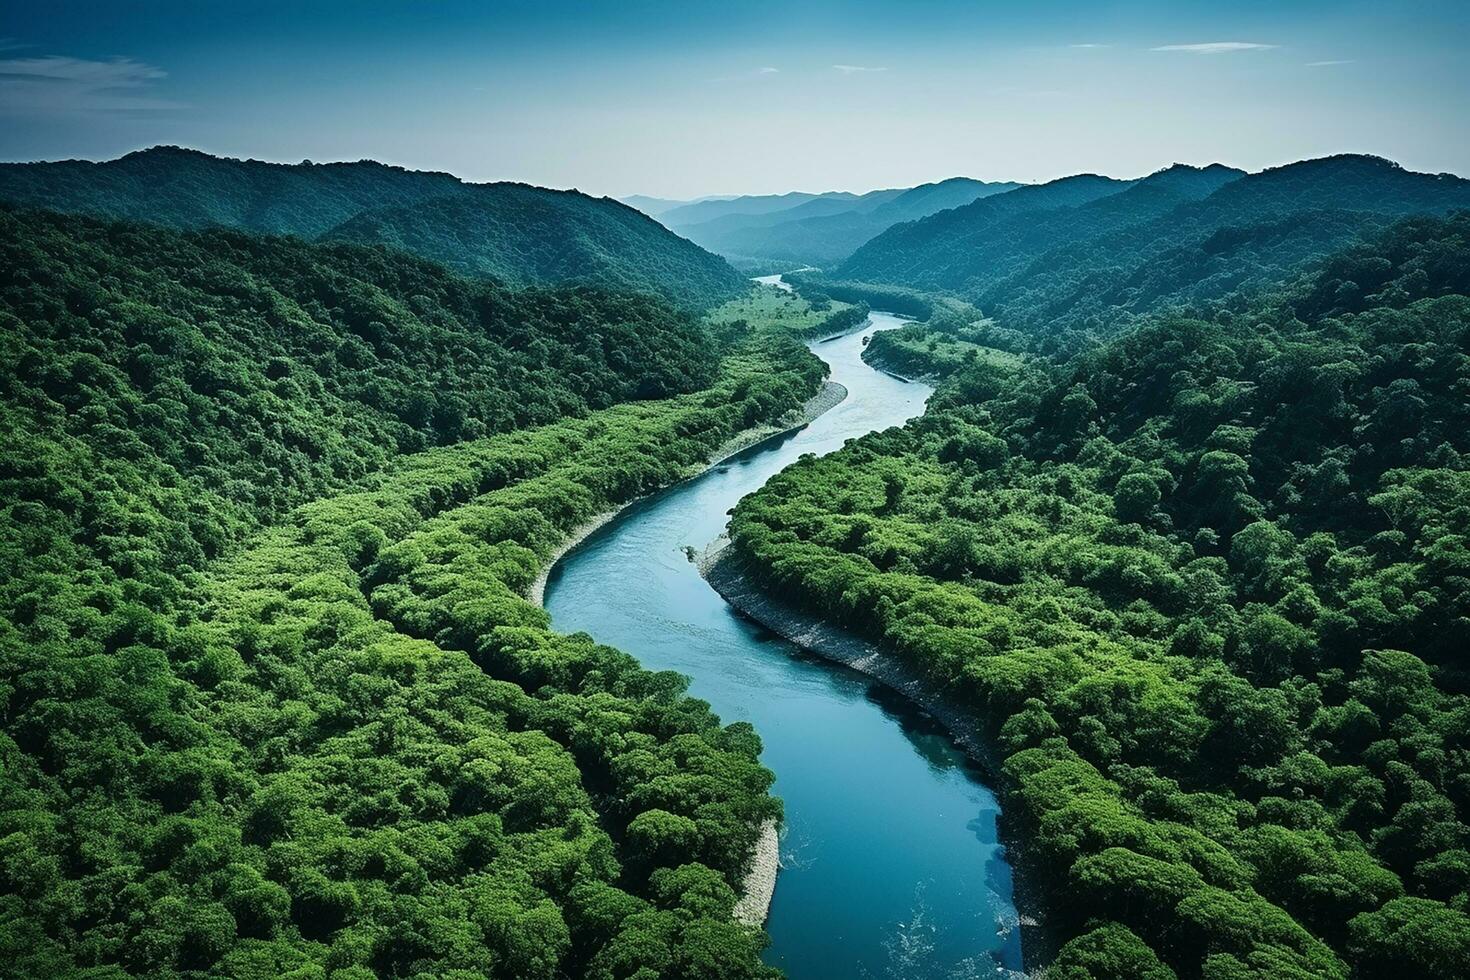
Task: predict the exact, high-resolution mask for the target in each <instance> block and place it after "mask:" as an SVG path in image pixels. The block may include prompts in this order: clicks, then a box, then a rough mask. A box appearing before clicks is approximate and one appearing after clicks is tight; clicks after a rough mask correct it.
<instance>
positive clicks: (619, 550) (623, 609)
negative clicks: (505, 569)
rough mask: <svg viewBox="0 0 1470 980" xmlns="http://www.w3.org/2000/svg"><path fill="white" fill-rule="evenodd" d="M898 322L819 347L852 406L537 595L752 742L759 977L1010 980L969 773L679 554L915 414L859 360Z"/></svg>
mask: <svg viewBox="0 0 1470 980" xmlns="http://www.w3.org/2000/svg"><path fill="white" fill-rule="evenodd" d="M900 322H901V321H900V320H899V319H897V318H896V317H893V316H890V315H888V314H884V313H874V314H873V315H872V318H871V320H870V322H869V324H868V325H867V326H866V327H865V328H864V329H863V330H862V331H861V332H860V333H855V334H850V335H848V336H846V337H843V338H841V339H840V340H836V341H829V342H826V343H821V342H818V343H814V344H813V345H812V350H813V351H814V352H816V354H817V355H818V356H820V357H821V358H822V359H823V360H825V361H827V362H828V364H830V365H831V368H832V380H834V381H837V382H840V383H841V384H843V385H845V386H846V387H847V388H848V391H849V394H848V397H847V399H846V400H844V401H843V402H842V403H841V404H840V405H838V406H837V407H836V408H834V409H832V410H831V411H830V412H828V413H827V414H825V415H823V416H822V417H821V418H819V419H817V420H816V421H815V422H814V423H812V424H811V425H809V426H807V427H806V428H804V429H802V430H801V431H800V432H798V433H796V434H794V435H791V436H788V437H785V438H783V439H780V440H777V441H775V442H773V443H766V444H763V445H762V446H759V447H756V448H755V449H753V450H751V451H748V452H747V453H745V454H742V455H741V456H738V457H736V458H734V459H732V460H730V461H729V462H726V463H724V464H722V465H720V466H718V467H716V468H715V469H713V470H711V471H710V472H708V473H706V474H705V475H703V476H701V477H700V478H698V479H696V480H692V481H690V482H688V483H684V484H681V485H679V486H677V487H674V488H672V489H670V490H669V491H667V492H665V493H662V494H659V495H657V496H654V497H652V498H649V499H648V500H646V501H643V502H641V503H639V504H637V505H635V506H634V507H632V508H630V509H628V510H627V511H625V512H624V513H623V514H622V515H621V516H620V517H619V518H618V519H617V520H615V521H613V522H612V523H610V524H608V525H607V526H606V527H604V528H602V529H601V530H600V531H599V532H597V533H596V534H595V535H593V536H592V537H590V538H589V539H588V540H587V541H586V542H584V543H583V544H582V545H581V546H580V547H578V548H577V549H575V550H574V551H572V552H571V553H569V554H568V555H567V556H566V557H565V558H564V559H563V560H562V561H561V562H560V563H559V564H558V565H557V567H556V568H555V569H554V570H553V571H552V575H551V578H550V581H549V582H548V585H547V590H546V608H547V609H548V610H549V611H550V613H551V616H552V621H553V623H554V624H555V626H556V628H557V629H559V630H562V631H565V632H574V631H577V630H585V631H586V632H588V633H590V634H591V635H592V636H594V637H596V638H597V639H598V640H599V641H601V642H604V643H609V644H612V645H614V646H617V647H621V648H622V649H624V650H626V651H628V652H629V653H631V654H633V655H634V656H636V657H637V658H638V659H639V660H640V661H641V662H642V663H643V664H644V665H645V666H647V667H650V668H654V669H660V670H665V669H667V670H676V671H679V672H680V673H682V674H686V675H688V676H689V677H690V678H692V683H691V685H690V690H691V693H693V694H694V695H695V696H697V697H701V698H704V699H705V700H707V701H709V702H710V704H711V705H713V707H714V709H715V711H717V712H718V713H719V714H720V716H721V718H722V719H723V720H724V721H726V722H731V721H749V722H751V723H752V724H753V725H754V726H755V729H756V731H757V732H758V733H759V734H760V736H761V738H762V740H763V742H764V745H765V751H764V753H763V755H762V761H763V762H764V763H765V764H766V766H768V767H769V768H770V769H771V770H772V771H774V772H775V773H776V786H775V792H776V794H777V795H779V796H781V797H782V798H783V799H784V800H785V805H786V827H785V829H784V831H783V839H782V845H781V857H782V871H781V874H780V877H779V878H778V880H777V883H776V895H775V899H774V901H773V902H772V905H771V915H770V919H769V920H768V921H767V923H766V928H767V930H768V931H769V932H770V934H771V939H772V945H771V948H770V949H769V950H768V951H767V953H766V961H767V962H768V963H770V964H772V965H774V966H779V967H781V968H782V969H784V970H785V971H786V972H787V974H788V975H789V976H791V977H793V978H796V980H825V978H834V980H835V978H843V980H846V978H851V977H903V978H927V977H945V978H951V977H956V976H958V977H972V976H974V977H979V976H985V977H994V976H997V975H1005V974H1007V973H1009V972H1010V971H1013V970H1014V971H1019V970H1020V969H1021V943H1020V934H1019V930H1018V929H1017V928H1016V913H1015V908H1014V906H1013V905H1012V902H1011V878H1010V868H1009V866H1008V865H1007V864H1006V862H1005V854H1004V848H1003V847H1002V846H1001V845H1000V844H999V843H998V842H997V840H996V817H997V814H998V812H999V808H998V806H997V804H996V801H995V797H994V795H993V794H992V793H991V791H990V790H989V789H987V788H986V786H985V785H984V783H982V782H981V780H980V774H979V773H978V772H976V771H975V770H974V769H973V768H972V767H971V765H970V764H969V763H968V762H967V760H966V758H965V757H964V755H963V754H962V753H961V752H960V751H959V750H958V749H956V748H955V747H954V745H953V744H952V743H951V742H950V740H949V739H948V738H947V737H946V736H945V735H944V733H943V731H942V730H941V729H939V728H938V727H937V725H935V724H934V723H933V722H932V721H931V720H930V719H929V718H928V716H927V715H924V714H923V713H922V712H920V711H918V710H916V709H915V708H914V707H913V706H911V705H910V704H909V703H908V702H906V701H905V700H903V699H902V698H900V697H898V696H897V695H893V694H891V693H889V692H887V691H886V690H885V689H883V688H880V687H878V686H876V685H874V684H873V683H871V682H870V681H868V680H867V679H865V678H864V677H862V676H861V675H859V674H857V673H855V672H853V671H850V670H847V669H845V668H840V667H836V666H833V665H831V664H829V663H827V662H826V661H822V660H819V659H817V658H815V657H812V656H811V655H809V654H805V653H803V652H802V651H800V650H799V649H797V648H796V647H795V646H793V645H792V644H790V643H788V642H786V641H785V640H782V639H780V638H779V637H776V636H774V635H773V634H771V633H770V632H768V631H767V630H765V629H763V628H762V627H759V626H757V625H755V624H753V623H751V622H749V621H747V620H744V619H742V618H740V617H738V616H737V615H736V614H735V613H734V612H733V611H732V610H731V609H730V607H729V606H727V605H726V604H725V602H724V601H723V600H722V599H721V598H720V597H719V595H718V594H717V593H715V592H714V590H713V589H711V588H710V587H709V586H708V585H707V584H706V583H705V582H704V580H703V579H702V578H700V576H699V573H698V571H697V570H696V568H695V566H694V565H693V564H692V563H691V562H690V561H689V560H688V558H686V556H685V554H684V551H683V549H684V547H685V546H688V545H692V546H694V547H695V548H703V547H704V546H705V545H706V544H707V543H709V542H710V541H711V540H713V539H714V538H715V537H716V536H717V535H719V534H720V532H721V531H723V530H724V526H725V522H726V520H727V519H728V511H729V510H730V508H731V507H733V506H734V505H735V503H736V501H738V500H739V499H740V498H741V497H743V496H745V495H746V494H748V493H751V492H752V491H754V490H756V489H758V488H759V487H760V486H761V485H762V484H763V483H765V482H766V480H768V479H769V478H770V477H771V475H772V474H774V473H776V472H778V471H779V470H781V469H782V468H783V467H785V466H787V465H788V464H790V463H791V462H792V461H794V460H795V459H796V458H797V457H798V456H800V455H802V454H803V453H816V454H822V453H828V452H831V451H833V450H834V449H838V448H840V447H841V446H842V444H843V443H844V442H845V441H846V440H848V439H851V438H853V437H855V436H859V435H862V434H863V433H866V432H869V431H872V430H874V429H883V428H887V427H889V426H893V425H898V424H900V423H902V422H904V421H905V420H907V419H909V418H912V417H913V416H915V415H917V414H919V413H920V412H922V411H923V407H924V401H925V399H926V398H927V397H928V396H929V393H930V389H929V388H928V387H927V386H925V385H922V384H917V383H907V382H903V381H900V380H898V379H897V378H893V377H890V376H888V375H885V374H883V373H881V372H878V371H875V370H873V369H872V368H870V367H868V366H867V365H866V364H864V363H863V362H862V360H861V358H860V354H861V353H862V345H863V337H865V336H866V335H868V334H870V333H872V332H874V331H876V330H884V329H890V328H892V327H895V326H897V325H898V324H899V323H900Z"/></svg>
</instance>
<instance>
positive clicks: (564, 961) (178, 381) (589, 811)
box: [0, 210, 822, 978]
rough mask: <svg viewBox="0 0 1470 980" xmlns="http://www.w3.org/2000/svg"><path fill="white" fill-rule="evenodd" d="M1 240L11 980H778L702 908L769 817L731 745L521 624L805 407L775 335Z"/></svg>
mask: <svg viewBox="0 0 1470 980" xmlns="http://www.w3.org/2000/svg"><path fill="white" fill-rule="evenodd" d="M0 225H3V228H4V235H3V245H0V248H3V249H4V261H3V263H0V269H3V272H0V320H3V321H4V325H5V329H4V331H3V337H4V343H5V345H6V347H5V354H6V355H7V356H6V357H5V359H4V363H3V365H0V393H3V402H0V413H3V414H0V419H3V431H4V432H5V439H4V448H3V456H4V458H3V461H0V474H3V476H0V507H3V519H0V526H3V528H4V534H3V539H0V540H3V550H0V564H3V566H4V567H5V569H6V575H5V577H4V582H3V585H0V694H3V706H4V724H3V732H0V757H3V778H0V879H3V886H0V944H3V946H4V948H5V949H6V950H7V953H8V955H9V956H10V963H9V964H8V967H7V968H8V969H9V970H10V971H12V972H14V973H16V974H17V975H28V976H64V975H73V974H79V973H83V972H86V973H89V974H93V973H95V974H96V975H99V976H102V975H119V974H138V975H150V976H173V975H181V974H186V973H196V974H200V975H202V974H204V973H218V974H223V975H232V976H233V975H240V976H288V975H296V976H325V975H328V974H330V975H333V976H343V977H363V976H410V975H437V976H450V975H462V976H490V977H505V978H523V977H545V978H557V977H562V976H567V975H584V974H585V975H590V976H606V977H619V978H622V977H628V976H632V975H633V974H634V973H635V972H636V971H639V970H642V971H643V972H642V973H639V974H638V975H639V976H641V977H645V978H655V977H670V978H672V977H682V976H690V975H711V976H736V977H755V976H764V975H767V973H768V971H766V970H765V968H764V967H762V966H761V964H760V961H759V958H758V953H759V950H760V948H761V945H762V943H763V941H764V937H763V935H762V934H761V933H760V932H759V931H758V930H751V929H748V928H744V927H741V926H739V925H737V924H736V923H734V922H733V921H731V920H730V917H729V910H730V908H731V906H732V905H733V887H734V886H735V884H736V883H738V882H739V881H740V880H741V875H742V873H743V871H744V869H745V864H746V862H747V860H748V855H749V853H750V850H751V846H752V844H753V842H754V840H755V838H756V835H757V833H758V828H759V827H760V825H761V824H762V823H763V822H764V821H766V820H769V819H772V818H775V817H777V816H779V812H780V809H779V803H778V802H777V801H776V800H774V799H773V798H771V797H770V795H769V793H768V789H769V786H770V783H771V778H772V777H771V774H770V773H769V772H768V771H767V770H765V769H764V768H763V767H762V766H761V765H760V764H759V761H758V759H757V755H758V752H759V740H758V739H757V738H756V737H755V736H754V734H753V733H752V732H751V730H750V727H749V726H748V725H743V724H737V725H732V726H728V727H725V726H722V725H721V724H720V723H719V720H718V719H717V718H715V717H714V715H713V714H712V713H711V712H710V711H709V708H708V705H706V704H705V703H703V702H701V701H697V700H695V699H692V698H689V697H688V696H686V695H685V694H684V682H683V681H682V679H680V678H678V677H677V676H674V675H670V674H654V673H650V672H647V671H644V670H643V669H641V668H640V667H639V666H638V665H637V664H636V663H635V662H633V661H632V659H631V658H629V657H628V656H626V655H625V654H622V653H620V652H618V651H616V650H612V649H609V648H606V647H601V646H598V645H597V644H595V643H594V642H592V641H591V640H590V638H588V637H585V636H572V637H566V636H560V635H558V634H556V633H554V632H552V631H551V630H550V628H549V626H548V622H547V617H546V614H545V613H544V612H543V611H542V610H541V609H539V608H538V607H536V606H534V605H533V604H531V603H530V602H528V601H527V600H526V599H525V598H523V595H524V592H525V590H526V588H527V586H528V585H529V584H530V582H531V581H532V579H533V578H534V577H535V575H536V573H537V570H538V568H539V567H540V566H541V565H543V564H544V563H545V562H546V561H547V560H548V559H549V556H550V555H551V554H552V553H553V552H554V550H555V549H556V547H557V545H558V544H559V543H560V542H561V541H563V540H564V539H565V538H566V537H567V535H568V534H569V533H570V532H571V531H572V529H573V528H575V527H576V526H577V525H578V524H580V523H582V522H584V521H586V520H588V519H589V518H590V517H592V516H593V515H595V514H597V513H599V512H602V511H605V510H607V509H609V508H611V507H613V506H616V505H618V504H620V503H623V502H626V501H628V500H630V499H632V498H633V497H635V496H637V495H639V494H642V493H646V492H648V491H650V490H652V489H655V488H658V487H661V486H664V485H667V484H668V483H670V482H672V481H674V480H676V479H678V478H680V477H682V476H684V475H687V474H688V473H689V472H690V471H691V470H693V469H696V468H698V467H699V466H700V465H701V464H702V462H703V461H704V460H705V459H707V458H708V457H709V456H710V454H711V453H713V452H714V451H715V450H716V449H717V448H718V447H719V446H721V445H722V444H723V443H725V442H726V441H727V440H728V439H730V438H731V437H732V436H733V435H735V434H736V433H737V432H739V431H740V430H741V429H743V428H744V427H746V426H747V425H750V424H752V423H759V422H769V421H771V420H773V419H775V418H778V417H779V416H781V415H782V414H784V413H786V412H788V411H790V410H791V409H793V408H795V407H796V406H798V405H800V403H801V402H802V401H803V400H804V399H805V398H807V397H809V396H810V395H811V393H812V392H813V391H814V390H815V389H816V387H817V385H818V384H819V382H820V380H821V374H822V372H821V365H820V363H819V362H817V361H816V360H815V359H814V358H812V357H811V356H810V354H809V353H808V352H807V351H806V350H805V348H804V347H803V346H802V345H801V344H799V343H798V342H796V341H795V340H793V339H791V338H790V337H789V336H786V335H784V333H783V332H782V331H781V330H779V329H774V328H770V327H767V328H764V329H752V328H750V327H749V326H748V325H745V326H743V327H742V328H741V329H738V330H737V329H728V330H727V329H721V330H720V331H719V332H718V333H719V338H720V339H719V340H716V339H715V337H714V335H713V334H712V333H711V331H710V330H709V329H707V328H706V326H705V325H703V324H700V323H697V322H694V321H692V320H690V319H689V318H688V317H687V316H686V315H684V314H680V313H678V312H675V311H673V310H672V309H670V308H669V307H667V306H665V305H664V304H662V303H661V302H659V301H656V300H653V299H650V298H646V297H630V296H626V295H613V294H607V293H602V292H598V291H592V290H559V291H528V292H511V291H508V290H506V289H504V288H502V287H500V286H496V285H492V284H488V283H484V282H473V281H470V280H467V279H463V278H460V277H458V276H456V275H454V274H452V273H449V272H447V271H445V270H444V269H443V268H442V267H439V266H435V265H431V264H429V263H426V262H423V261H420V260H416V259H411V258H408V257H406V256H403V255H400V254H396V253H387V252H384V251H381V250H374V249H364V248H360V247H355V246H346V245H330V246H328V245H320V244H307V243H304V242H301V241H299V240H292V239H272V238H258V237H251V236H247V235H244V234H241V233H238V232H224V231H210V232H187V233H186V232H178V231H171V230H165V229H160V228H146V227H140V226H135V225H124V224H107V223H103V222H99V221H95V220H92V219H85V218H78V217H62V216H58V215H53V214H45V213H23V212H13V211H8V210H7V211H0ZM652 399H657V400H652ZM651 815H653V816H651ZM659 815H662V816H659Z"/></svg>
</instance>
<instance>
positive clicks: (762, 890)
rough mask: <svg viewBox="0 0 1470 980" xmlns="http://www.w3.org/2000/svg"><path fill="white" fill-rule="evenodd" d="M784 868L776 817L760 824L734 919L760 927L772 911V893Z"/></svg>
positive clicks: (774, 891) (743, 923) (746, 924)
mask: <svg viewBox="0 0 1470 980" xmlns="http://www.w3.org/2000/svg"><path fill="white" fill-rule="evenodd" d="M780 870H781V835H780V832H779V828H778V826H777V824H776V821H775V820H767V821H766V822H765V823H763V824H761V834H760V837H758V838H756V842H755V850H753V851H752V852H751V855H750V871H748V872H747V873H746V875H745V880H744V881H742V882H741V883H740V901H738V902H736V903H735V911H734V913H733V915H734V916H735V921H736V922H738V923H740V924H741V925H743V926H754V927H755V928H757V929H759V928H760V927H761V926H763V925H765V924H766V916H768V915H770V914H771V896H772V895H774V894H775V893H776V874H777V872H779V871H780Z"/></svg>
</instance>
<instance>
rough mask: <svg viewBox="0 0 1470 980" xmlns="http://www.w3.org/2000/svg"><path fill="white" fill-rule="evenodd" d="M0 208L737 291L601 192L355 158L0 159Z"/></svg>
mask: <svg viewBox="0 0 1470 980" xmlns="http://www.w3.org/2000/svg"><path fill="white" fill-rule="evenodd" d="M0 201H4V202H7V203H11V204H15V205H21V206H26V207H37V208H44V209H48V210H53V211H61V212H69V213H86V214H94V215H100V216H105V217H110V218H118V219H126V220H133V221H143V222H148V223H151V224H159V225H164V226H167V227H173V228H184V229H199V228H210V227H224V228H233V229H238V230H242V231H250V232H257V233H263V234H273V235H296V236H299V237H301V238H306V239H313V240H316V239H334V240H348V241H354V242H359V243H378V244H385V245H390V246H393V247H396V248H402V249H405V250H407V251H410V252H413V253H414V254H417V255H419V256H421V257H425V258H430V259H433V260H435V261H437V262H441V263H443V264H445V265H448V266H450V267H452V268H454V269H456V270H458V271H461V272H465V273H469V274H473V275H479V276H484V277H488V278H492V279H496V280H499V281H501V282H505V283H507V284H511V285H520V286H525V285H542V284H546V285H550V284H586V285H596V286H602V287H606V288H617V289H621V290H626V291H631V292H647V293H656V294H658V295H661V296H663V297H664V298H665V299H668V300H671V301H673V302H675V303H677V304H679V305H681V306H684V307H690V308H697V307H704V306H709V305H712V304H714V303H717V302H720V301H722V300H724V299H726V298H728V297H730V296H732V295H735V294H736V293H738V292H739V291H740V290H741V289H743V288H745V281H744V278H743V277H741V276H740V275H739V274H737V273H736V272H735V270H734V269H732V268H730V266H729V265H728V264H727V263H726V262H725V261H724V260H723V259H721V258H719V257H718V256H716V255H712V254H710V253H709V252H707V251H705V250H704V249H702V248H700V247H699V246H697V245H694V244H692V243H691V242H688V241H686V240H684V239H682V238H679V237H678V236H677V235H674V234H672V233H670V232H669V231H668V229H667V228H665V227H663V226H662V225H660V224H659V223H658V222H656V221H654V220H653V219H651V218H649V217H648V216H647V215H645V214H643V213H641V212H639V211H637V210H635V209H633V208H631V207H628V206H627V205H625V204H622V203H620V202H617V201H614V200H612V199H610V198H594V197H590V196H588V195H586V194H582V193H580V192H578V191H555V190H548V189H545V188H540V187H532V186H530V185H527V184H517V183H488V184H473V183H467V182H465V181H461V180H460V179H459V178H457V177H454V176H452V175H450V174H446V173H436V172H428V171H414V170H406V169H403V168H401V167H394V166H390V165H387V164H383V163H378V162H375V161H371V160H364V161H360V162H356V163H328V164H315V163H311V162H303V163H299V164H280V163H266V162H262V161H259V160H235V159H229V158H224V157H216V156H212V155H210V154H208V153H203V152H201V151H198V150H190V149H184V148H180V147H166V146H165V147H154V148H152V149H148V150H140V151H137V152H135V153H129V154H127V155H126V156H123V157H120V158H118V159H116V160H111V161H106V162H101V163H92V162H88V161H78V160H68V161H61V162H55V163H21V164H0Z"/></svg>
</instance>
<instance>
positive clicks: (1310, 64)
mask: <svg viewBox="0 0 1470 980" xmlns="http://www.w3.org/2000/svg"><path fill="white" fill-rule="evenodd" d="M1352 63H1353V62H1352V60H1351V59H1347V60H1334V61H1309V62H1307V65H1306V67H1308V68H1330V67H1331V66H1333V65H1351V64H1352Z"/></svg>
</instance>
